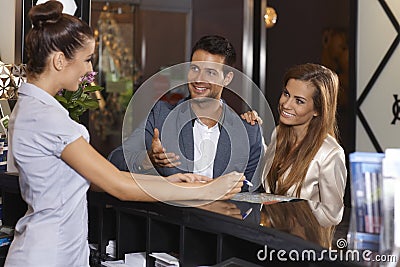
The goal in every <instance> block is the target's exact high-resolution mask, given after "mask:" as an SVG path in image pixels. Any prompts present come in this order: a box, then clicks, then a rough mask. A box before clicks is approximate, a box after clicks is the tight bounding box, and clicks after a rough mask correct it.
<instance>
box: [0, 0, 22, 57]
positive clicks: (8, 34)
mask: <svg viewBox="0 0 400 267" xmlns="http://www.w3.org/2000/svg"><path fill="white" fill-rule="evenodd" d="M15 1H21V0H0V36H1V38H0V57H1V60H2V61H3V62H4V63H18V62H14V51H15Z"/></svg>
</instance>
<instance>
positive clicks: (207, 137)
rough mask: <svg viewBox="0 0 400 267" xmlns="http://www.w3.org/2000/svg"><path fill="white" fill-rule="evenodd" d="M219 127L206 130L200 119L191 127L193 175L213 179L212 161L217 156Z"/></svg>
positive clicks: (206, 127)
mask: <svg viewBox="0 0 400 267" xmlns="http://www.w3.org/2000/svg"><path fill="white" fill-rule="evenodd" d="M219 134H220V130H219V125H218V123H217V124H215V125H214V126H213V127H211V128H208V126H207V125H205V124H203V123H202V122H201V121H200V119H196V120H195V121H194V125H193V143H194V166H193V173H196V174H201V175H205V176H208V177H211V178H212V177H213V171H214V159H215V155H216V154H217V145H218V139H219Z"/></svg>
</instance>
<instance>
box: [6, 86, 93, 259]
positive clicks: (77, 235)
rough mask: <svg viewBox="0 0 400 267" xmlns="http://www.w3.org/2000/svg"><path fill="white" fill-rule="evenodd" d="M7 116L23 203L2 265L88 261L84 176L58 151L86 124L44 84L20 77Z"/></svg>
mask: <svg viewBox="0 0 400 267" xmlns="http://www.w3.org/2000/svg"><path fill="white" fill-rule="evenodd" d="M18 92H19V99H18V101H17V104H16V106H15V108H14V110H13V112H12V114H11V118H10V124H9V128H10V145H9V146H10V149H11V153H12V154H13V156H14V160H15V164H16V167H17V168H18V171H19V183H20V188H21V194H22V197H23V199H24V200H25V202H26V203H27V204H28V210H27V212H26V214H25V215H24V216H23V217H22V218H21V219H20V220H19V221H18V223H17V225H16V227H15V237H14V240H13V241H12V244H11V247H10V250H9V252H8V256H7V259H6V263H5V266H8V267H9V266H21V267H22V266H30V267H43V266H74V267H88V266H89V246H88V241H87V238H88V217H87V216H88V215H87V200H86V193H87V190H88V188H89V185H90V184H89V182H88V181H87V180H86V179H85V178H84V177H82V176H81V175H79V174H78V173H77V172H76V171H75V170H73V169H72V168H71V167H69V166H68V164H67V163H65V162H64V161H63V160H62V159H61V158H60V157H61V152H62V151H63V150H64V148H65V147H66V146H67V145H68V144H70V143H71V142H74V141H75V140H76V139H78V138H79V137H81V136H83V137H84V138H85V139H86V140H87V141H89V134H88V131H87V130H86V128H85V127H84V126H83V125H81V124H78V123H76V122H75V121H73V120H71V119H70V117H69V116H68V111H67V110H66V109H65V108H63V107H62V106H61V105H60V103H59V102H58V101H57V100H56V99H55V98H54V97H53V96H51V95H50V94H48V93H47V92H45V91H44V90H42V89H40V88H38V87H36V86H34V85H32V84H28V83H24V84H22V85H21V87H20V88H19V90H18Z"/></svg>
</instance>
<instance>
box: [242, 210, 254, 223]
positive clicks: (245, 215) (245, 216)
mask: <svg viewBox="0 0 400 267" xmlns="http://www.w3.org/2000/svg"><path fill="white" fill-rule="evenodd" d="M252 211H253V208H250V209H248V210H247V211H246V212H245V213H243V214H242V219H243V220H244V219H246V218H247V216H249V214H250V213H251V212H252Z"/></svg>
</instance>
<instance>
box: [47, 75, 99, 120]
mask: <svg viewBox="0 0 400 267" xmlns="http://www.w3.org/2000/svg"><path fill="white" fill-rule="evenodd" d="M96 74H97V72H94V71H92V72H88V73H87V74H86V75H84V76H83V77H82V78H81V79H80V83H79V87H78V90H76V91H74V92H71V91H67V90H65V89H62V90H60V92H59V93H58V94H57V95H56V96H55V98H56V99H57V100H58V101H59V102H60V103H61V105H63V107H65V108H66V109H67V110H68V112H69V116H70V117H71V118H72V119H73V120H75V121H76V122H79V118H80V116H81V115H82V114H83V113H84V112H85V111H86V110H88V109H90V110H93V109H97V108H98V107H99V101H98V100H97V99H96V98H94V97H93V96H92V93H93V92H96V91H101V90H103V87H101V86H97V85H95V84H94V79H95V76H96Z"/></svg>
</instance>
